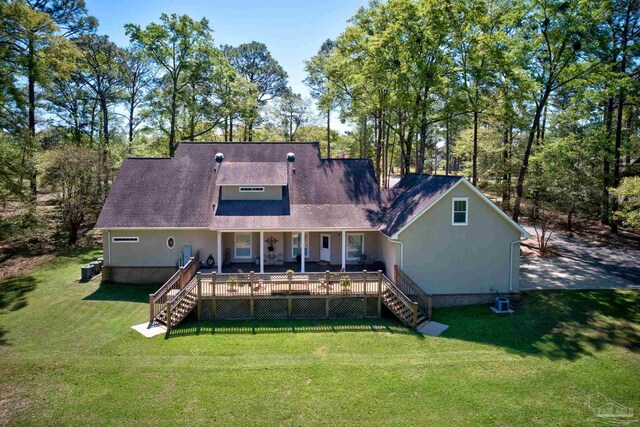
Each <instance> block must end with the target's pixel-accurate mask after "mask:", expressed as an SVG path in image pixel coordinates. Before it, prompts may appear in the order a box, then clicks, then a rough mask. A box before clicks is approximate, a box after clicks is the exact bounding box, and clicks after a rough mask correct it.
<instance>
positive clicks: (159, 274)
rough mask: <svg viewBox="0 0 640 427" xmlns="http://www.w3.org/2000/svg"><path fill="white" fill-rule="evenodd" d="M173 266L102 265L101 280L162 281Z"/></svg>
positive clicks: (120, 281) (147, 282) (174, 270)
mask: <svg viewBox="0 0 640 427" xmlns="http://www.w3.org/2000/svg"><path fill="white" fill-rule="evenodd" d="M175 272H176V268H175V267H113V266H107V265H105V266H104V267H102V281H104V282H109V283H140V284H151V283H164V282H166V281H167V280H168V279H169V278H170V277H171V276H172V275H173V273H175Z"/></svg>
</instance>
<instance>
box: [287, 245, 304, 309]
mask: <svg viewBox="0 0 640 427" xmlns="http://www.w3.org/2000/svg"><path fill="white" fill-rule="evenodd" d="M302 255H303V256H304V251H303V252H302ZM287 279H288V280H289V293H288V294H287V318H289V319H291V310H292V307H291V272H288V273H287Z"/></svg>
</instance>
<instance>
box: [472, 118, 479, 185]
mask: <svg viewBox="0 0 640 427" xmlns="http://www.w3.org/2000/svg"><path fill="white" fill-rule="evenodd" d="M472 159H473V175H472V177H471V183H472V184H473V185H474V186H477V185H478V112H477V111H474V112H473V155H472Z"/></svg>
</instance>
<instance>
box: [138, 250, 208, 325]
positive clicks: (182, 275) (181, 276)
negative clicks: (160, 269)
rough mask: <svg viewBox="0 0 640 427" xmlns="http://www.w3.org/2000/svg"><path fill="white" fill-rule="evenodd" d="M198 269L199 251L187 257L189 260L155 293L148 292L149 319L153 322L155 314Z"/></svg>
mask: <svg viewBox="0 0 640 427" xmlns="http://www.w3.org/2000/svg"><path fill="white" fill-rule="evenodd" d="M199 269H200V253H199V252H196V253H195V255H194V256H193V257H191V258H189V261H188V262H187V263H186V264H185V265H184V266H182V267H180V268H178V270H177V271H176V272H175V273H174V274H173V276H171V277H170V278H169V280H167V281H166V282H165V283H164V285H162V286H161V287H160V289H158V290H157V291H156V292H155V293H153V294H149V321H150V322H153V320H154V319H155V318H156V315H157V314H158V313H160V311H161V310H162V309H163V308H165V304H166V303H167V302H169V301H171V300H172V299H173V298H174V297H175V295H176V294H177V293H178V292H179V291H180V290H181V289H183V288H184V287H185V285H186V284H187V283H189V282H190V281H191V279H192V278H193V277H194V276H195V275H196V273H197V272H198V270H199Z"/></svg>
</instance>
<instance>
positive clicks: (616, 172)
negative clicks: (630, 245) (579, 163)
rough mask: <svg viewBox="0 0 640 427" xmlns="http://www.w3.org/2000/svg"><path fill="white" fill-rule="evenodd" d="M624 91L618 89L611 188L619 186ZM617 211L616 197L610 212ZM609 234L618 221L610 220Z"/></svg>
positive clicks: (616, 226) (615, 227)
mask: <svg viewBox="0 0 640 427" xmlns="http://www.w3.org/2000/svg"><path fill="white" fill-rule="evenodd" d="M624 96H625V95H624V89H620V95H619V100H618V116H617V119H616V144H615V151H614V165H613V188H618V186H619V185H620V157H621V150H620V149H621V147H622V117H623V112H624V111H623V110H624ZM617 210H618V197H613V198H612V199H611V211H612V212H616V211H617ZM611 232H612V233H617V232H618V220H616V219H615V218H612V220H611Z"/></svg>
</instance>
